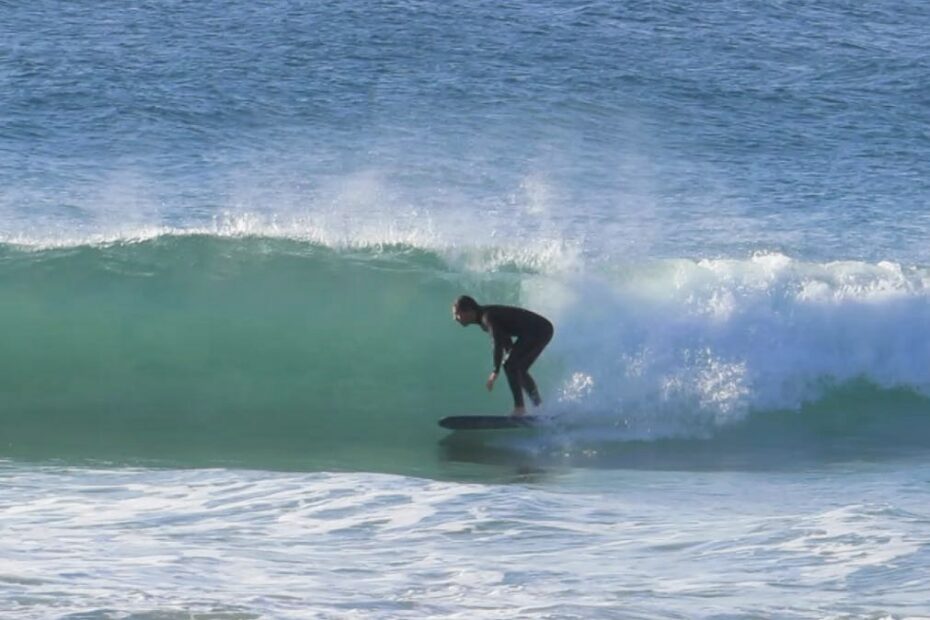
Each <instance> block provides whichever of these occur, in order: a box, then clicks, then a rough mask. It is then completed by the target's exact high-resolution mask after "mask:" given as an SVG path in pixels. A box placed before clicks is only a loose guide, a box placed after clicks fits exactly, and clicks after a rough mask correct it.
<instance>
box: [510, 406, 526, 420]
mask: <svg viewBox="0 0 930 620" xmlns="http://www.w3.org/2000/svg"><path fill="white" fill-rule="evenodd" d="M510 415H511V416H513V417H515V418H519V417H520V416H522V415H526V407H514V408H513V411H511V412H510Z"/></svg>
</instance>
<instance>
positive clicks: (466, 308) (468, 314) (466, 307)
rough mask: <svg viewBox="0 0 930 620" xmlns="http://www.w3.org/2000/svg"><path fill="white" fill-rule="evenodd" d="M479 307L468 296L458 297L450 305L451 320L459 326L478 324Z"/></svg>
mask: <svg viewBox="0 0 930 620" xmlns="http://www.w3.org/2000/svg"><path fill="white" fill-rule="evenodd" d="M480 312H481V306H479V305H478V302H477V301H475V300H474V299H472V298H471V297H469V296H468V295H461V296H459V297H458V298H457V299H456V300H455V302H453V304H452V318H453V319H455V320H456V321H458V322H459V324H461V325H463V326H464V325H471V324H472V323H477V322H478V315H479V314H480Z"/></svg>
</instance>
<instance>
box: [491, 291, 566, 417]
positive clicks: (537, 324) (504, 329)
mask: <svg viewBox="0 0 930 620" xmlns="http://www.w3.org/2000/svg"><path fill="white" fill-rule="evenodd" d="M478 323H479V324H480V325H481V329H483V330H484V331H486V332H488V333H489V334H491V338H492V339H493V341H494V372H496V373H499V372H500V369H501V360H502V359H503V357H504V351H510V355H509V356H508V357H507V361H506V362H505V363H504V371H505V372H506V373H507V382H508V383H509V384H510V391H511V392H512V393H513V404H514V406H515V407H522V406H523V390H526V393H527V394H529V396H530V398H531V399H532V401H533V404H536V405H538V404H539V403H540V402H541V401H540V398H539V391H538V390H537V389H536V382H535V381H533V377H531V376H530V373H529V372H528V371H529V368H530V366H531V365H532V364H533V362H535V361H536V358H537V357H539V354H540V353H542V350H543V349H545V348H546V345H547V344H549V341H550V340H552V333H553V328H552V323H550V322H549V321H548V320H547V319H546V318H545V317H542V316H540V315H538V314H536V313H535V312H530V311H529V310H524V309H523V308H514V307H512V306H482V307H481V309H480V311H479V313H478ZM514 338H516V341H514Z"/></svg>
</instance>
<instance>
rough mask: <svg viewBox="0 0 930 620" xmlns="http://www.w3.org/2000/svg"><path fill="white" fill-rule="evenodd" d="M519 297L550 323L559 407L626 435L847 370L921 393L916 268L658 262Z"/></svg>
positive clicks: (923, 303) (928, 362)
mask: <svg viewBox="0 0 930 620" xmlns="http://www.w3.org/2000/svg"><path fill="white" fill-rule="evenodd" d="M523 298H524V300H525V302H526V303H527V305H531V306H533V307H536V308H539V309H541V310H544V311H545V312H547V313H548V314H550V315H551V316H552V317H553V318H554V320H555V323H556V325H557V331H556V337H555V339H554V342H553V345H552V351H554V352H556V353H555V355H554V356H553V357H557V358H559V360H560V364H561V365H562V369H561V370H560V374H561V377H562V379H561V393H560V395H561V401H562V403H563V405H562V406H563V407H564V408H566V409H571V410H572V411H573V412H574V413H576V414H577V413H589V414H591V415H598V416H605V417H607V418H608V419H611V420H613V421H616V422H619V423H620V426H622V427H623V428H625V429H627V431H628V432H633V430H634V429H635V431H636V432H637V433H638V434H644V435H647V436H655V435H664V434H681V433H685V434H693V433H696V432H697V433H700V432H706V431H709V430H711V429H713V428H714V427H716V426H719V425H721V424H727V423H729V422H732V421H735V420H739V419H742V418H743V417H744V416H745V415H746V414H747V413H748V412H750V411H752V410H757V409H764V410H767V409H780V408H796V407H798V406H799V405H800V404H802V403H803V402H805V401H808V400H812V399H816V398H818V397H820V396H821V395H822V394H823V391H824V389H826V388H828V387H829V386H833V385H837V384H841V383H843V382H847V381H851V380H856V379H865V380H867V381H869V382H872V383H874V384H875V385H878V386H881V387H885V388H892V387H907V388H911V389H915V390H918V391H922V392H923V393H925V394H928V395H930V378H928V375H927V372H926V369H927V368H928V367H930V338H928V337H927V334H930V270H927V269H923V268H916V267H904V266H902V265H900V264H897V263H894V262H890V261H885V262H881V263H878V264H869V263H861V262H834V263H826V264H813V263H805V262H801V261H796V260H793V259H791V258H789V257H787V256H784V255H780V254H766V255H758V256H754V257H752V258H751V259H749V260H743V261H739V260H701V261H691V260H669V261H656V262H651V263H647V264H645V265H636V264H631V265H616V266H614V267H613V268H612V269H611V270H610V272H609V273H606V274H594V273H588V274H586V275H585V276H584V277H578V278H575V279H574V280H571V281H566V280H564V279H559V280H557V281H548V280H546V279H540V278H537V279H534V280H528V281H527V282H525V284H524V291H523Z"/></svg>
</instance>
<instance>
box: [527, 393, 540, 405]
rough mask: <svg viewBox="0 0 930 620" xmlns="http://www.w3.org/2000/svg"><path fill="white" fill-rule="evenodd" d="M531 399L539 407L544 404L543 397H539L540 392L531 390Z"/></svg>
mask: <svg viewBox="0 0 930 620" xmlns="http://www.w3.org/2000/svg"><path fill="white" fill-rule="evenodd" d="M530 400H531V401H533V406H534V407H538V406H540V405H541V404H542V398H540V397H539V392H530Z"/></svg>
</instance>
